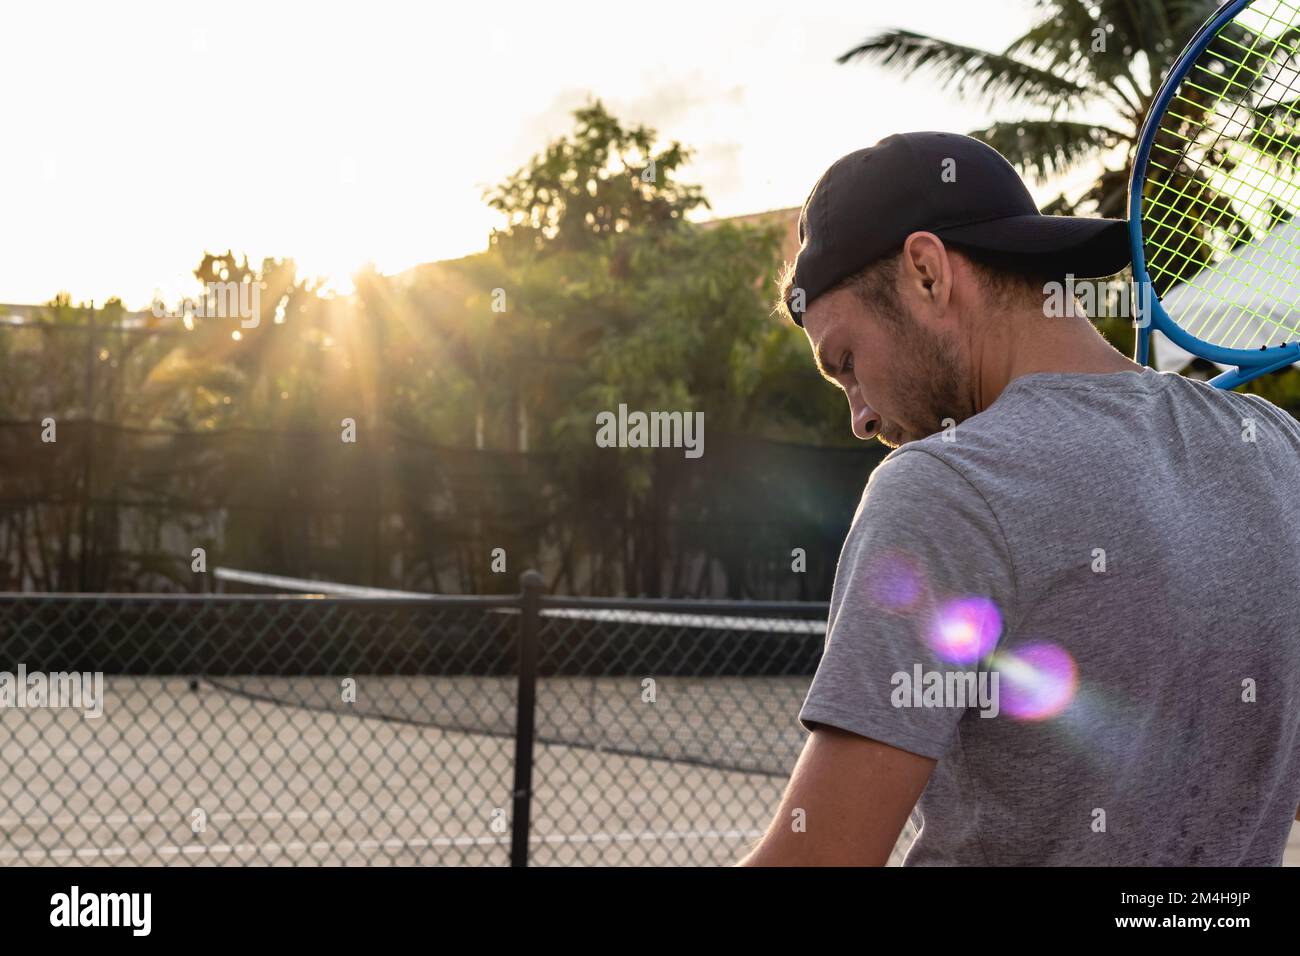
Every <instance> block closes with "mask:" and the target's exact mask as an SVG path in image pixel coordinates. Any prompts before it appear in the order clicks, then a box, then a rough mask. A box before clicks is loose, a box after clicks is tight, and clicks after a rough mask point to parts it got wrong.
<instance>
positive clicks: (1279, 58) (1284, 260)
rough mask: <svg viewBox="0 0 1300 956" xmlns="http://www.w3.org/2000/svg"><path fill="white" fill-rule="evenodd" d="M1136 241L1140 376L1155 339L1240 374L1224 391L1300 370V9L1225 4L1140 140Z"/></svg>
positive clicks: (1255, 1)
mask: <svg viewBox="0 0 1300 956" xmlns="http://www.w3.org/2000/svg"><path fill="white" fill-rule="evenodd" d="M1292 217H1294V218H1292ZM1129 240H1130V245H1131V247H1132V255H1133V278H1134V280H1135V282H1136V284H1137V287H1138V290H1139V295H1138V296H1137V302H1138V306H1139V315H1138V350H1137V351H1138V360H1139V361H1140V362H1142V363H1143V364H1146V361H1147V357H1148V351H1149V336H1150V332H1151V329H1152V328H1155V329H1159V330H1160V332H1161V333H1162V334H1164V335H1165V336H1167V337H1168V338H1169V339H1170V340H1171V341H1173V342H1174V343H1175V344H1176V345H1178V346H1180V347H1181V348H1183V349H1185V350H1186V351H1188V352H1191V353H1192V354H1193V355H1197V356H1200V357H1202V358H1205V359H1208V360H1210V361H1213V362H1216V363H1218V364H1221V365H1229V366H1237V368H1236V369H1233V370H1231V371H1229V372H1225V373H1224V374H1223V375H1220V376H1219V377H1218V378H1216V379H1214V380H1213V383H1214V384H1216V385H1219V386H1222V387H1233V386H1236V385H1240V384H1242V383H1243V382H1246V381H1249V380H1250V379H1252V378H1255V377H1256V376H1259V375H1263V374H1265V373H1267V372H1271V371H1275V370H1276V369H1279V368H1284V367H1286V366H1288V365H1290V364H1292V363H1293V362H1295V361H1297V360H1300V0H1230V2H1228V3H1225V4H1224V5H1223V6H1222V7H1220V9H1219V10H1218V11H1217V12H1216V13H1215V15H1214V16H1213V17H1212V18H1211V19H1210V20H1209V21H1207V22H1206V23H1205V24H1204V25H1203V26H1202V27H1201V29H1200V31H1199V32H1198V33H1197V34H1196V36H1195V37H1193V38H1192V41H1191V42H1190V43H1189V44H1188V45H1187V47H1186V48H1185V49H1184V50H1183V52H1182V53H1181V54H1180V55H1179V57H1178V59H1177V60H1176V61H1175V62H1174V65H1173V67H1171V69H1170V70H1169V74H1168V75H1167V76H1166V78H1165V81H1164V83H1163V84H1162V85H1161V87H1160V89H1159V91H1158V92H1157V94H1156V97H1155V99H1154V100H1153V102H1152V106H1151V109H1150V111H1149V112H1148V114H1147V117H1146V120H1145V122H1144V123H1143V127H1142V131H1141V133H1140V135H1139V138H1138V145H1137V150H1136V152H1135V158H1134V164H1133V171H1132V176H1131V178H1130V181H1129ZM1171 313H1172V314H1171ZM1261 344H1263V346H1264V347H1263V348H1261V347H1260V345H1261Z"/></svg>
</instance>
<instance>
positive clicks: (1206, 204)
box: [1152, 32, 1296, 279]
mask: <svg viewBox="0 0 1300 956" xmlns="http://www.w3.org/2000/svg"><path fill="white" fill-rule="evenodd" d="M1261 39H1264V40H1269V39H1270V38H1268V37H1267V36H1266V35H1264V34H1262V33H1258V32H1257V33H1256V34H1255V40H1254V43H1253V44H1252V46H1250V47H1246V46H1244V45H1242V44H1240V43H1237V42H1236V41H1235V40H1233V41H1232V45H1234V46H1236V47H1237V48H1238V49H1240V50H1242V51H1243V52H1245V53H1247V54H1248V55H1249V56H1250V57H1252V58H1255V59H1256V60H1258V59H1259V57H1258V44H1259V41H1260V40H1261ZM1279 39H1280V38H1273V39H1272V40H1271V43H1272V47H1273V49H1272V50H1270V51H1269V60H1272V59H1274V58H1275V57H1276V51H1277V48H1278V46H1280V45H1281V43H1280V42H1279ZM1295 52H1296V51H1295V49H1294V48H1291V47H1288V48H1287V53H1288V57H1289V56H1290V55H1293V54H1294V53H1295ZM1212 62H1214V63H1215V64H1216V65H1218V62H1220V61H1212ZM1266 62H1267V61H1266ZM1198 68H1199V69H1200V70H1201V71H1202V72H1204V73H1206V74H1207V75H1209V76H1210V77H1211V78H1212V79H1213V80H1214V81H1216V83H1217V84H1219V85H1221V90H1220V91H1215V90H1212V89H1209V88H1208V87H1207V86H1204V85H1201V84H1199V83H1196V82H1195V79H1194V78H1193V77H1194V76H1195V74H1194V73H1193V74H1192V75H1191V76H1189V78H1188V79H1187V80H1186V81H1185V83H1184V85H1183V90H1184V91H1185V90H1186V88H1188V87H1191V88H1193V89H1195V90H1196V91H1198V92H1202V93H1205V94H1206V95H1207V96H1208V97H1210V98H1211V99H1210V101H1209V102H1208V103H1207V102H1202V101H1200V100H1196V101H1193V100H1192V99H1191V98H1189V97H1188V96H1187V95H1186V94H1185V92H1182V91H1180V95H1179V97H1178V99H1181V100H1183V101H1184V102H1185V103H1187V104H1188V105H1189V106H1191V107H1192V109H1195V110H1201V111H1204V112H1210V113H1212V114H1213V115H1214V116H1215V117H1217V119H1219V120H1220V122H1219V123H1218V124H1217V128H1216V137H1215V139H1216V141H1215V142H1212V143H1210V144H1207V145H1206V147H1205V149H1204V152H1203V157H1205V158H1203V159H1202V161H1200V162H1198V163H1195V164H1193V168H1192V170H1191V171H1190V172H1189V173H1183V171H1182V170H1181V169H1180V166H1181V165H1182V164H1183V163H1184V162H1185V160H1186V159H1187V156H1188V154H1189V152H1190V150H1191V149H1192V148H1193V147H1195V146H1198V145H1200V143H1199V139H1198V137H1192V136H1187V135H1185V134H1183V133H1182V132H1181V131H1180V130H1179V129H1178V128H1176V127H1175V128H1173V129H1169V128H1166V129H1165V130H1164V132H1166V134H1172V138H1175V139H1176V140H1178V141H1181V142H1182V144H1183V145H1182V148H1181V149H1180V150H1177V151H1175V150H1173V149H1172V148H1170V147H1168V146H1165V145H1164V144H1162V143H1157V144H1156V145H1157V147H1158V148H1160V149H1164V150H1166V151H1168V152H1171V153H1174V155H1175V159H1174V161H1173V163H1172V164H1171V165H1168V166H1166V165H1164V164H1162V163H1160V162H1158V161H1157V162H1156V163H1155V166H1156V167H1157V168H1158V169H1160V170H1162V171H1163V172H1165V173H1166V175H1165V176H1164V177H1163V179H1162V180H1160V181H1158V183H1159V186H1160V187H1161V188H1160V189H1158V190H1157V192H1156V194H1155V195H1154V196H1153V197H1152V199H1153V203H1152V204H1153V205H1154V206H1156V207H1157V208H1159V209H1161V210H1162V212H1163V215H1162V216H1161V217H1160V218H1159V219H1158V220H1157V221H1156V225H1157V226H1165V227H1169V226H1170V221H1169V220H1170V216H1178V215H1185V214H1186V215H1189V218H1191V219H1192V220H1193V221H1194V222H1198V223H1204V224H1205V225H1206V226H1208V227H1209V230H1210V231H1214V230H1219V231H1225V230H1226V229H1227V223H1225V221H1224V220H1225V218H1226V219H1228V220H1230V221H1231V223H1232V224H1233V225H1234V226H1235V227H1236V232H1237V233H1238V234H1239V235H1242V236H1248V235H1249V232H1250V229H1251V227H1252V226H1253V223H1252V222H1250V221H1248V220H1246V219H1245V218H1244V217H1242V216H1239V215H1237V213H1236V212H1235V211H1234V209H1235V208H1242V207H1245V208H1246V209H1247V210H1248V211H1251V212H1254V213H1255V214H1256V217H1257V219H1258V217H1259V216H1260V215H1261V214H1267V216H1268V218H1269V219H1270V222H1271V221H1273V220H1275V219H1276V210H1277V207H1278V203H1276V202H1270V204H1269V207H1268V209H1267V210H1266V209H1265V208H1264V207H1262V206H1258V205H1256V204H1254V203H1251V202H1249V201H1248V200H1246V199H1245V198H1244V197H1243V196H1242V195H1241V193H1240V191H1239V190H1237V189H1226V188H1223V187H1222V186H1221V187H1220V189H1219V190H1218V191H1217V192H1216V191H1215V188H1214V185H1213V182H1212V179H1211V176H1209V175H1207V174H1206V172H1205V167H1206V166H1207V165H1208V158H1209V157H1211V156H1213V155H1214V151H1215V150H1218V149H1222V141H1223V140H1224V138H1225V137H1226V136H1227V135H1228V131H1229V129H1231V127H1232V125H1233V124H1237V125H1239V126H1241V127H1243V128H1245V127H1246V124H1245V123H1244V122H1242V121H1241V120H1240V119H1239V118H1238V117H1237V115H1236V114H1237V113H1238V112H1239V111H1240V110H1241V109H1243V108H1246V109H1251V111H1252V112H1253V113H1254V115H1255V116H1256V117H1257V118H1258V117H1259V116H1261V115H1263V114H1262V112H1261V111H1258V110H1255V109H1253V108H1252V107H1249V105H1248V103H1247V102H1246V101H1244V100H1238V101H1237V102H1235V103H1234V104H1233V113H1232V114H1231V115H1229V116H1224V114H1223V113H1222V112H1221V111H1220V110H1219V105H1220V102H1221V100H1222V99H1223V96H1224V95H1225V94H1226V92H1227V91H1229V90H1231V89H1232V88H1233V87H1234V86H1236V87H1239V88H1241V89H1242V90H1246V91H1249V92H1251V93H1254V90H1255V86H1254V84H1255V82H1256V81H1255V80H1254V79H1252V83H1251V84H1250V85H1247V84H1243V83H1241V82H1240V81H1238V80H1237V79H1236V76H1235V75H1233V76H1225V75H1224V74H1223V73H1222V72H1214V71H1213V70H1210V69H1207V68H1206V67H1205V66H1204V64H1200V65H1199V66H1198ZM1242 68H1244V64H1239V65H1238V70H1237V72H1238V73H1240V72H1241V69H1242ZM1252 69H1253V72H1252V76H1254V75H1255V74H1258V73H1259V72H1261V71H1260V70H1259V69H1258V68H1257V67H1255V68H1252ZM1275 99H1276V101H1277V102H1279V103H1281V102H1286V101H1284V100H1281V99H1280V98H1275ZM1270 113H1275V111H1273V110H1272V109H1271V108H1270ZM1170 114H1171V115H1172V117H1173V118H1174V119H1177V120H1180V121H1181V122H1182V123H1184V124H1188V125H1191V126H1193V127H1197V128H1199V127H1203V126H1205V125H1208V124H1207V123H1206V122H1205V121H1204V120H1202V119H1199V118H1195V117H1191V116H1187V115H1186V114H1184V113H1180V112H1177V111H1175V110H1171V111H1170ZM1250 128H1252V129H1253V130H1254V132H1253V133H1252V136H1251V139H1257V138H1259V136H1260V133H1261V128H1262V127H1261V124H1260V123H1259V122H1256V123H1255V124H1253V125H1252V126H1251V127H1250ZM1263 135H1264V138H1266V139H1269V140H1271V141H1272V142H1273V143H1274V144H1275V148H1278V149H1279V150H1284V149H1286V148H1287V146H1288V144H1286V143H1284V142H1283V141H1280V140H1278V139H1277V138H1276V137H1275V136H1273V135H1272V134H1271V133H1268V132H1265V133H1264V134H1263ZM1232 139H1233V140H1234V141H1237V142H1239V143H1241V137H1240V136H1239V135H1237V136H1234V137H1232ZM1242 145H1244V146H1245V147H1246V148H1248V149H1249V148H1251V147H1252V145H1253V144H1252V143H1251V142H1250V141H1245V142H1244V143H1242ZM1252 151H1253V152H1254V153H1255V154H1256V155H1257V156H1258V157H1259V158H1260V159H1263V160H1264V164H1268V163H1274V162H1275V159H1274V157H1273V156H1272V155H1271V154H1268V153H1265V152H1264V151H1262V150H1258V149H1254V150H1252ZM1226 158H1228V157H1226V156H1225V159H1226ZM1261 165H1263V164H1261ZM1219 167H1220V168H1222V167H1223V162H1222V161H1221V162H1220V164H1219ZM1234 168H1235V161H1234ZM1175 184H1177V185H1175ZM1250 185H1252V186H1258V183H1254V184H1250ZM1165 193H1172V194H1173V195H1172V196H1170V197H1168V198H1166V196H1165V195H1164V194H1165ZM1207 196H1208V199H1207ZM1162 200H1163V201H1162ZM1189 206H1190V209H1189V208H1188V207H1189ZM1198 207H1201V208H1198ZM1211 209H1212V210H1213V214H1211V212H1210V210H1211ZM1153 232H1158V230H1153ZM1188 238H1189V236H1188V235H1186V234H1184V235H1182V236H1180V237H1179V239H1180V243H1179V245H1178V246H1176V247H1175V246H1170V245H1166V244H1163V243H1161V242H1160V241H1159V240H1158V239H1155V237H1154V236H1153V240H1154V242H1153V244H1154V245H1156V246H1157V247H1158V248H1161V249H1162V251H1164V252H1166V253H1167V254H1169V256H1170V258H1173V259H1176V260H1179V261H1177V262H1175V263H1172V264H1169V265H1166V266H1165V267H1164V268H1163V269H1162V270H1161V271H1162V272H1164V273H1166V274H1176V273H1177V272H1182V271H1184V270H1185V269H1187V267H1189V266H1190V267H1192V268H1191V270H1188V271H1192V270H1194V269H1195V267H1196V266H1197V265H1199V264H1201V262H1202V261H1203V260H1205V259H1207V258H1208V257H1207V256H1205V255H1204V254H1202V255H1200V256H1193V255H1192V254H1190V253H1188V252H1186V251H1185V248H1184V246H1185V245H1186V244H1187V239H1188ZM1193 238H1194V239H1195V240H1196V242H1198V243H1201V244H1203V242H1204V238H1205V237H1204V236H1202V235H1197V236H1195V237H1193ZM1234 241H1235V239H1234ZM1220 278H1221V279H1222V278H1224V277H1223V276H1220Z"/></svg>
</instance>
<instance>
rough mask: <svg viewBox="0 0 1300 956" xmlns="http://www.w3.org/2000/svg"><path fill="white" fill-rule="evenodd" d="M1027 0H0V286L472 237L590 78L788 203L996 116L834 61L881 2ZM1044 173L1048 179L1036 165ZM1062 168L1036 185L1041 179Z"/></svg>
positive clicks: (187, 290)
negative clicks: (851, 161)
mask: <svg viewBox="0 0 1300 956" xmlns="http://www.w3.org/2000/svg"><path fill="white" fill-rule="evenodd" d="M1029 11H1030V6H1029V3H1028V2H1027V0H979V2H974V0H911V2H909V3H906V4H883V3H877V4H855V3H845V2H843V0H800V2H797V3H791V2H790V0H747V2H727V3H713V2H699V0H690V2H679V0H656V2H654V3H610V2H609V0H600V2H567V3H566V2H558V3H538V2H535V0H534V2H515V0H506V2H503V0H492V2H488V3H444V2H429V3H413V2H409V0H408V2H405V3H390V2H381V0H354V2H349V3H330V2H321V0H315V2H310V3H305V2H304V3H289V2H278V3H272V2H266V0H262V2H252V3H249V2H243V0H228V2H223V3H220V4H209V3H203V4H200V3H194V2H159V3H130V2H122V3H103V2H100V0H86V2H77V3H73V2H58V0H43V2H39V3H22V4H18V3H14V4H6V6H5V9H4V12H3V13H2V14H0V31H2V32H3V35H4V39H5V54H4V59H3V67H4V70H3V72H4V77H3V80H4V82H3V92H0V142H3V144H4V148H3V149H0V262H2V263H3V264H4V268H3V269H2V270H0V302H11V303H38V302H43V301H45V300H47V299H49V298H51V297H52V296H53V295H54V294H55V293H56V292H58V291H59V290H63V289H66V290H68V291H70V292H71V293H72V295H73V299H74V301H84V300H90V299H93V300H95V301H96V302H102V301H103V300H104V299H105V298H107V297H108V296H109V295H113V294H117V295H120V296H122V297H123V298H124V299H125V300H126V303H127V306H128V307H130V308H145V307H147V305H148V303H149V301H150V300H151V298H152V296H153V295H154V294H155V292H159V293H161V294H163V296H164V297H165V298H166V299H167V300H168V301H173V300H174V299H175V298H176V297H177V296H179V295H181V294H192V293H193V291H194V289H193V288H192V285H193V283H194V279H193V277H192V275H191V270H192V269H193V268H194V266H195V265H197V264H198V261H199V259H200V258H201V256H202V253H203V251H204V249H211V250H213V251H219V250H220V251H224V250H225V249H227V248H232V249H234V250H235V252H236V253H242V252H247V253H248V254H249V256H250V259H251V260H252V261H253V262H260V261H261V258H262V257H263V256H267V255H276V256H291V257H293V258H295V259H296V260H297V261H298V263H299V267H300V271H301V272H304V273H306V274H309V275H330V276H333V277H335V278H336V280H338V281H337V285H338V286H339V287H340V288H347V278H346V277H347V275H348V274H349V273H350V272H351V271H353V270H354V269H355V268H356V267H358V266H359V265H360V264H362V263H364V262H367V261H371V262H374V263H375V264H376V265H377V267H378V268H379V269H380V271H382V272H395V271H400V270H402V269H406V268H409V267H411V266H413V265H416V264H418V263H421V262H428V261H431V260H435V259H444V258H450V257H454V256H459V255H464V254H466V253H469V252H473V251H476V250H479V249H482V248H484V247H485V246H486V242H487V234H488V231H489V229H491V228H492V226H493V225H496V224H498V222H499V218H498V215H497V214H496V213H494V212H493V211H492V210H490V209H488V208H487V206H486V205H484V203H483V202H482V193H483V190H484V188H485V187H487V186H488V185H490V184H493V183H496V182H499V181H500V180H501V179H502V178H503V177H505V176H506V175H507V174H508V173H510V172H512V171H513V170H515V169H517V168H518V167H520V166H521V165H523V164H524V163H525V162H527V160H528V159H529V157H530V156H531V155H532V154H533V153H535V152H537V151H539V150H541V149H542V148H543V147H544V146H545V144H546V143H547V141H548V140H550V139H552V138H554V137H556V136H559V135H561V134H563V133H565V132H567V131H568V130H569V129H570V122H571V121H570V117H569V115H568V114H569V111H570V110H572V109H573V108H574V107H576V106H580V105H582V104H583V103H584V102H585V101H586V99H587V97H588V96H589V95H595V96H599V97H600V98H602V99H604V101H605V102H606V104H607V105H608V106H609V107H610V109H611V110H612V111H613V112H614V114H615V115H616V116H617V117H619V119H620V120H622V121H623V122H624V123H625V124H630V123H637V122H641V123H645V124H647V125H650V126H653V127H655V128H657V129H658V130H659V132H660V135H661V139H662V140H664V141H665V142H666V141H668V140H670V139H678V140H681V141H682V142H683V143H685V144H687V145H689V146H693V147H695V148H696V150H697V152H696V159H695V162H694V163H693V164H692V165H691V166H690V167H689V168H688V170H687V172H686V174H685V176H683V178H684V179H685V180H686V181H688V182H698V183H700V184H702V185H703V186H704V188H705V193H706V195H707V196H708V197H709V198H710V200H711V201H712V203H713V206H714V214H715V215H719V216H729V215H739V214H743V213H749V212H759V211H762V210H765V209H773V208H780V207H784V206H794V205H799V204H800V203H802V202H803V199H804V197H805V196H806V195H807V192H808V190H809V188H811V186H812V184H813V182H814V181H815V180H816V178H817V176H818V175H819V174H820V173H821V172H822V170H823V169H825V167H826V166H828V165H829V164H830V163H831V162H833V161H834V160H835V159H836V158H837V157H839V156H840V155H842V154H844V153H846V152H849V151H850V150H853V149H857V148H859V147H861V146H864V145H869V144H870V143H872V142H875V141H876V140H877V139H879V138H880V137H881V136H884V135H887V134H888V133H891V132H896V131H899V130H906V129H953V130H957V131H965V130H968V129H972V128H975V127H978V126H980V125H982V124H984V123H985V122H987V120H988V117H987V115H986V114H985V113H983V112H982V111H980V110H978V109H976V108H974V107H969V106H964V105H961V104H959V103H956V102H954V101H953V99H952V98H951V97H950V96H947V95H944V94H941V93H939V92H938V91H937V89H936V85H935V83H934V82H932V81H931V80H929V79H928V78H916V79H912V80H907V81H904V80H903V79H901V78H900V77H898V76H897V74H894V73H892V72H886V71H884V70H882V69H880V68H878V67H871V66H867V65H864V64H860V63H859V64H852V65H848V66H837V65H836V64H835V63H834V58H835V56H836V55H838V54H839V53H842V52H843V51H844V50H845V49H847V48H848V47H849V46H850V45H852V44H853V43H854V42H855V41H857V40H860V39H862V38H864V37H866V36H867V35H869V34H871V33H872V32H875V31H877V30H879V29H882V28H884V27H887V26H903V27H907V28H910V29H914V30H917V31H921V32H932V33H937V34H938V35H941V36H945V37H948V38H951V39H956V40H959V41H961V42H964V43H967V44H971V45H977V46H992V47H998V48H1000V47H1002V46H1004V45H1005V44H1006V43H1007V42H1008V41H1009V40H1010V39H1011V38H1012V37H1013V36H1015V35H1016V34H1018V33H1019V32H1022V31H1023V30H1024V29H1025V27H1026V26H1027V25H1028V24H1029V22H1030V12H1029ZM1036 192H1037V193H1038V196H1039V198H1040V200H1045V199H1047V198H1049V192H1050V191H1049V190H1046V189H1044V190H1036ZM1052 194H1054V193H1052Z"/></svg>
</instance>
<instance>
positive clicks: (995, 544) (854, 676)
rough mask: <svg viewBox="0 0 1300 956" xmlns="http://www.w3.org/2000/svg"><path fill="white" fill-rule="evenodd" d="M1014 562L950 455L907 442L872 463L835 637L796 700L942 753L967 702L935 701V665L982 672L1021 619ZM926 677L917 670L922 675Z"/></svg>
mask: <svg viewBox="0 0 1300 956" xmlns="http://www.w3.org/2000/svg"><path fill="white" fill-rule="evenodd" d="M1015 598H1016V582H1015V571H1014V567H1013V565H1012V560H1011V556H1010V553H1009V551H1008V548H1007V544H1006V539H1005V536H1004V535H1003V532H1002V528H1001V527H1000V525H999V524H998V521H997V519H996V517H995V516H994V514H993V513H992V511H991V510H990V509H989V506H988V504H987V503H986V501H985V500H984V497H983V495H981V494H980V492H979V491H978V490H977V489H976V488H975V487H974V486H973V485H971V483H970V482H969V481H968V480H967V479H966V478H965V477H963V476H962V475H961V474H960V473H959V472H958V471H957V470H955V469H954V468H953V467H952V466H950V465H948V464H946V463H945V462H943V461H942V460H940V459H939V458H938V457H936V456H935V455H933V454H931V453H929V452H927V451H924V450H913V449H908V448H907V447H903V448H901V449H899V450H897V451H895V452H894V453H893V454H891V455H890V456H889V457H888V458H886V459H885V461H884V462H882V463H881V464H880V465H879V466H878V467H877V468H876V470H875V471H874V472H873V473H872V475H871V478H870V479H869V481H868V482H867V487H866V490H865V491H864V492H863V495H862V500H861V501H860V502H859V504H858V510H857V513H856V514H855V515H854V517H853V523H852V525H851V527H850V529H849V533H848V536H847V538H846V539H845V541H844V548H843V550H842V551H841V553H840V560H839V564H838V565H837V567H836V570H835V584H834V588H833V590H832V594H831V606H830V617H829V620H828V623H827V631H826V646H825V649H824V650H823V653H822V659H821V663H820V664H819V665H818V667H817V672H816V674H815V675H814V677H813V681H812V686H811V687H810V688H809V690H808V695H807V697H806V699H805V700H804V703H803V707H802V709H801V710H800V712H799V722H800V723H801V724H802V725H803V726H804V727H805V728H807V729H808V730H810V731H811V730H812V729H813V728H814V727H816V726H817V725H818V724H825V725H829V726H832V727H838V728H841V729H843V730H847V731H851V732H852V733H855V734H859V735H861V736H864V737H870V738H872V739H873V740H878V741H880V742H882V743H885V744H889V745H890V746H893V747H898V748H900V749H902V750H907V751H910V752H912V753H916V754H920V755H921V756H924V757H930V758H933V759H936V760H937V759H939V758H941V757H942V756H943V755H944V754H945V753H946V752H947V750H948V748H949V747H950V746H951V745H952V742H953V739H954V736H955V734H956V730H957V724H958V722H959V721H960V720H961V719H962V717H963V716H964V714H965V713H966V711H967V710H968V709H969V707H970V706H977V702H976V701H970V703H969V704H968V705H967V706H957V705H955V704H952V703H951V702H952V701H956V700H958V699H959V698H960V695H956V694H950V695H948V696H947V697H946V698H944V699H943V701H941V702H940V704H939V705H937V706H936V705H935V704H934V701H935V699H936V698H935V697H934V696H931V697H929V698H928V699H929V704H928V705H927V704H926V703H925V700H926V698H925V697H924V696H923V695H922V692H921V690H920V689H919V688H920V687H923V686H924V685H925V683H926V682H927V681H930V683H931V685H932V686H933V679H932V678H930V677H928V676H927V675H932V674H938V675H940V679H942V680H944V681H945V682H947V681H948V675H949V674H970V673H978V671H980V670H984V669H987V659H988V655H989V654H990V653H991V652H992V651H993V650H994V648H995V646H996V643H997V641H998V640H999V639H1000V638H1001V635H1002V630H1003V628H1004V627H1006V626H1007V622H1009V621H1011V620H1013V619H1014V614H1015V608H1014V605H1015ZM918 677H919V678H921V680H920V681H918V680H917V678H918Z"/></svg>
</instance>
